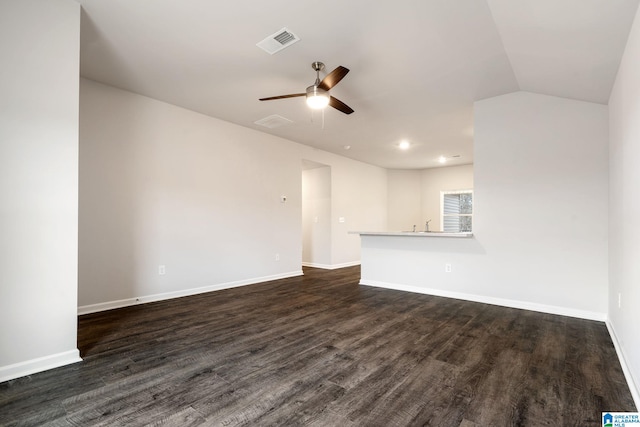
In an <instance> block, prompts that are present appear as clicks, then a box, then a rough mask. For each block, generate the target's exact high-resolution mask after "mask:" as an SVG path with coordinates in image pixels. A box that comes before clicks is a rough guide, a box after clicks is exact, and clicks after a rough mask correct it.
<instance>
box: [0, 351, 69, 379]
mask: <svg viewBox="0 0 640 427" xmlns="http://www.w3.org/2000/svg"><path fill="white" fill-rule="evenodd" d="M77 362H82V359H81V358H80V351H78V349H74V350H69V351H65V352H63V353H56V354H52V355H50V356H45V357H38V358H36V359H31V360H26V361H24V362H20V363H15V364H13V365H8V366H2V367H0V383H3V382H5V381H9V380H13V379H16V378H20V377H24V376H27V375H31V374H35V373H37V372H42V371H47V370H49V369H53V368H59V367H60V366H65V365H70V364H72V363H77Z"/></svg>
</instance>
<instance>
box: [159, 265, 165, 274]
mask: <svg viewBox="0 0 640 427" xmlns="http://www.w3.org/2000/svg"><path fill="white" fill-rule="evenodd" d="M166 272H167V271H166V269H165V266H164V265H159V266H158V274H159V275H160V276H164V275H165V273H166Z"/></svg>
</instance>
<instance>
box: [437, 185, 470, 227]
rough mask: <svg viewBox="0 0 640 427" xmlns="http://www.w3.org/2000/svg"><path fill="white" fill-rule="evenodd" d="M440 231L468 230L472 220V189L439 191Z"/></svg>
mask: <svg viewBox="0 0 640 427" xmlns="http://www.w3.org/2000/svg"><path fill="white" fill-rule="evenodd" d="M440 194H441V198H440V206H441V210H442V218H441V219H442V221H441V223H442V231H445V232H448V233H459V232H470V231H471V229H472V222H473V191H472V190H461V191H441V192H440Z"/></svg>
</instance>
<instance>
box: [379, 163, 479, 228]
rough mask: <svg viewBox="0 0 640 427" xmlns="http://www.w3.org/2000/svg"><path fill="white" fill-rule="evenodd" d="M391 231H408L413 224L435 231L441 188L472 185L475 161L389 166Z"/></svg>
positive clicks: (463, 187) (461, 188) (437, 222)
mask: <svg viewBox="0 0 640 427" xmlns="http://www.w3.org/2000/svg"><path fill="white" fill-rule="evenodd" d="M388 181H389V184H388V185H389V207H388V210H389V224H388V228H387V229H388V230H389V231H408V230H411V229H412V227H413V225H414V224H415V225H416V230H424V228H425V223H426V222H427V220H431V222H430V223H429V229H430V230H432V231H437V230H440V231H441V230H442V226H441V224H440V222H441V221H440V220H441V218H440V192H441V191H452V190H469V189H473V165H462V166H447V167H439V168H429V169H421V170H389V171H388Z"/></svg>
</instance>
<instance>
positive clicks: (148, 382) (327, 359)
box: [0, 267, 636, 427]
mask: <svg viewBox="0 0 640 427" xmlns="http://www.w3.org/2000/svg"><path fill="white" fill-rule="evenodd" d="M358 280H359V268H357V267H352V268H345V269H340V270H334V271H324V270H317V269H305V276H304V277H299V278H292V279H285V280H279V281H274V282H269V283H265V284H259V285H253V286H246V287H242V288H236V289H230V290H225V291H218V292H213V293H208V294H203V295H197V296H192V297H187V298H181V299H175V300H171V301H163V302H159V303H153V304H146V305H140V306H135V307H129V308H125V309H119V310H112V311H108V312H102V313H96V314H90V315H86V316H81V317H80V320H79V343H78V345H79V348H80V350H81V353H82V357H83V358H84V362H83V363H79V364H75V365H71V366H65V367H62V368H58V369H55V370H51V371H48V372H43V373H40V374H36V375H31V376H29V377H24V378H20V379H17V380H13V381H9V382H5V383H3V384H0V425H3V426H18V425H20V426H23V425H24V426H27V425H50V426H69V425H73V426H125V425H126V426H141V425H167V426H181V427H182V426H198V425H203V426H204V425H206V426H218V425H219V426H236V425H247V426H280V425H282V426H296V425H312V426H385V427H386V426H414V425H415V426H422V425H427V426H438V427H447V426H455V427H458V426H460V427H474V426H475V427H477V426H485V427H494V426H546V425H548V426H590V425H593V426H600V425H601V423H600V420H601V412H602V411H635V410H636V409H635V407H634V404H633V400H632V397H631V395H630V393H629V389H628V387H627V385H626V383H625V381H624V377H623V374H622V371H621V368H620V364H619V362H618V360H617V359H616V354H615V350H614V347H613V345H612V343H611V340H610V338H609V336H608V333H607V329H606V327H605V325H604V324H603V323H600V322H593V321H586V320H578V319H573V318H568V317H562V316H554V315H547V314H541V313H534V312H530V311H524V310H516V309H509V308H503V307H497V306H491V305H485V304H478V303H471V302H464V301H459V300H453V299H446V298H438V297H431V296H426V295H417V294H410V293H404V292H399V291H393V290H386V289H377V288H371V287H365V286H359V285H358Z"/></svg>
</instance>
